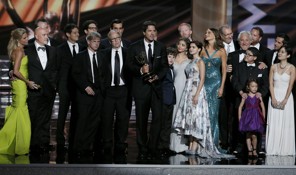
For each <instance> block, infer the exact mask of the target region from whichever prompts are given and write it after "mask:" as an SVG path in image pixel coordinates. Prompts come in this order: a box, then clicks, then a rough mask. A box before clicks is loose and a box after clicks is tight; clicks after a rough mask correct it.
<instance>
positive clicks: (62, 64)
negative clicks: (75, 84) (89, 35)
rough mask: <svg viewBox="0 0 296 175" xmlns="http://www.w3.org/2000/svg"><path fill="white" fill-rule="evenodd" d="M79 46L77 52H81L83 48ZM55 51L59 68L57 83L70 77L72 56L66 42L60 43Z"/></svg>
mask: <svg viewBox="0 0 296 175" xmlns="http://www.w3.org/2000/svg"><path fill="white" fill-rule="evenodd" d="M78 46H79V52H81V51H82V49H83V47H82V46H81V45H80V44H78ZM57 51H58V58H57V60H58V66H59V74H58V75H59V76H58V79H59V81H60V80H62V81H67V80H68V79H69V78H70V77H71V73H70V71H71V67H72V64H73V60H74V58H73V56H72V52H71V49H70V48H69V45H68V43H67V41H66V42H64V43H62V44H61V45H59V46H58V47H57Z"/></svg>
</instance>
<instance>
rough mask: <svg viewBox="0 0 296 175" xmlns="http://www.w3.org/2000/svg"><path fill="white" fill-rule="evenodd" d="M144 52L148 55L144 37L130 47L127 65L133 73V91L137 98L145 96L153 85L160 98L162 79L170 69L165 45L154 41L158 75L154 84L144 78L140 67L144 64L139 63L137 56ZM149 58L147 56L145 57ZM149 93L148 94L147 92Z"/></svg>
mask: <svg viewBox="0 0 296 175" xmlns="http://www.w3.org/2000/svg"><path fill="white" fill-rule="evenodd" d="M141 53H142V54H144V55H145V57H146V51H145V45H144V39H141V40H139V41H137V42H135V43H133V44H132V45H131V46H130V47H129V49H128V54H127V61H128V62H127V66H128V69H129V70H130V71H131V73H132V74H133V80H132V81H133V85H132V93H133V96H134V97H135V98H145V97H146V96H145V93H148V92H149V91H150V88H151V87H152V88H153V90H154V91H155V92H156V94H157V96H158V97H159V98H160V97H161V94H162V83H161V81H162V79H163V78H164V76H165V75H166V72H167V69H168V61H167V54H166V48H165V46H164V45H163V44H162V43H160V42H158V41H154V53H153V57H154V59H153V70H152V71H151V72H153V73H154V74H156V75H157V76H158V78H159V79H158V80H157V81H154V82H153V83H152V84H151V83H147V82H145V81H143V80H142V78H141V72H140V69H141V67H142V66H143V65H141V64H139V63H138V61H137V59H136V57H138V56H139V55H140V54H141ZM145 59H146V60H148V59H147V58H145ZM146 95H147V94H146Z"/></svg>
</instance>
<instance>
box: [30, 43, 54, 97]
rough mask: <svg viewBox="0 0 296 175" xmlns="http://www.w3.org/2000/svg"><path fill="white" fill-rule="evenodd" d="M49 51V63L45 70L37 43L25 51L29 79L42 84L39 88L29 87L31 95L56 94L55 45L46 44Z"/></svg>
mask: <svg viewBox="0 0 296 175" xmlns="http://www.w3.org/2000/svg"><path fill="white" fill-rule="evenodd" d="M45 48H46V53H47V64H46V67H45V69H44V70H43V68H42V65H41V62H40V59H39V56H38V53H37V50H36V46H35V44H30V45H28V46H27V48H26V50H25V53H26V55H27V56H28V60H29V61H28V73H29V80H31V81H34V82H35V83H36V84H38V85H40V86H41V88H40V89H39V90H32V89H28V91H29V95H33V94H34V95H48V96H52V95H54V94H55V89H56V86H57V72H58V70H57V52H56V49H55V48H54V47H51V46H47V45H45Z"/></svg>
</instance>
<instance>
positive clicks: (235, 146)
mask: <svg viewBox="0 0 296 175" xmlns="http://www.w3.org/2000/svg"><path fill="white" fill-rule="evenodd" d="M237 41H238V43H239V45H240V49H239V50H236V51H234V52H230V53H229V54H228V57H227V65H229V66H228V68H227V78H228V80H229V83H230V84H231V86H227V90H226V91H225V92H226V94H227V98H229V99H231V101H230V102H231V106H232V108H231V109H230V111H233V112H232V114H231V115H230V116H231V118H230V120H231V124H232V126H230V127H229V128H231V129H230V130H231V131H230V138H229V142H230V150H231V152H232V151H233V153H234V154H237V153H240V152H241V150H242V147H243V144H244V143H245V140H244V139H243V135H242V134H241V133H240V132H239V131H238V112H237V111H238V105H236V104H235V99H236V96H237V95H236V94H235V93H233V91H234V89H233V86H232V77H233V71H234V70H236V69H237V67H238V65H239V64H240V63H241V62H243V60H244V58H245V55H246V50H247V49H248V48H249V47H250V45H251V42H252V35H251V33H250V32H249V31H241V32H240V33H239V35H238V38H237Z"/></svg>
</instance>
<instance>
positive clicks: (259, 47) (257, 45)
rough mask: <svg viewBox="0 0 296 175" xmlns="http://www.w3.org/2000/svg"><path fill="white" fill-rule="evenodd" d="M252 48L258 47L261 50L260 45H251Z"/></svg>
mask: <svg viewBox="0 0 296 175" xmlns="http://www.w3.org/2000/svg"><path fill="white" fill-rule="evenodd" d="M250 47H256V48H257V49H258V50H259V48H260V43H257V44H255V45H251V46H250Z"/></svg>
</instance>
